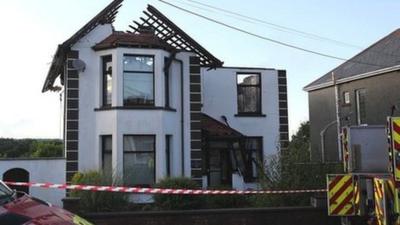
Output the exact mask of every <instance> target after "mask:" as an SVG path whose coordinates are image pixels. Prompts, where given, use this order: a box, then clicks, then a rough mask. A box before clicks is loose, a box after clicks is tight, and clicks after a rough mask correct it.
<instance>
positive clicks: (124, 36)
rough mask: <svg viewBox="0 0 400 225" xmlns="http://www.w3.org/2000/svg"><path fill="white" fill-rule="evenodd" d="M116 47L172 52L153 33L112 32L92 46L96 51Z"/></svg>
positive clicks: (170, 48) (171, 49)
mask: <svg viewBox="0 0 400 225" xmlns="http://www.w3.org/2000/svg"><path fill="white" fill-rule="evenodd" d="M116 47H131V48H134V47H138V48H159V49H164V50H168V51H173V50H174V48H172V47H171V46H170V45H168V44H167V43H165V42H164V41H163V40H161V39H159V38H158V37H157V36H155V35H154V33H151V32H146V33H138V34H133V33H125V32H120V31H117V32H113V33H112V34H111V35H110V36H108V37H107V38H106V39H104V40H103V41H101V42H100V43H97V44H96V45H95V46H93V49H94V50H96V51H99V50H104V49H110V48H116Z"/></svg>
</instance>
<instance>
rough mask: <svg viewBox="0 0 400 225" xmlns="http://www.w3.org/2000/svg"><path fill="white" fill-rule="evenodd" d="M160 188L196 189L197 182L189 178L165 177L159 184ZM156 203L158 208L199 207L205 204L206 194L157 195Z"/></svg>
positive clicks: (155, 197)
mask: <svg viewBox="0 0 400 225" xmlns="http://www.w3.org/2000/svg"><path fill="white" fill-rule="evenodd" d="M156 186H157V187H158V188H174V189H196V188H198V186H197V184H196V183H195V182H194V181H192V180H191V179H189V178H186V177H177V178H165V179H163V180H161V181H160V182H159V183H158V184H157V185H156ZM154 204H155V206H156V208H157V209H163V210H175V209H199V208H201V207H202V206H203V205H204V196H200V195H155V196H154Z"/></svg>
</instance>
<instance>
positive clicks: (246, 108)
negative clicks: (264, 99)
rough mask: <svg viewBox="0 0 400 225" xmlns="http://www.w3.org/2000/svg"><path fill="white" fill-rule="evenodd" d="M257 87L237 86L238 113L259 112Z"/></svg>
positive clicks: (258, 90)
mask: <svg viewBox="0 0 400 225" xmlns="http://www.w3.org/2000/svg"><path fill="white" fill-rule="evenodd" d="M260 94H261V93H260V88H259V87H242V86H238V110H239V112H245V113H246V112H261V105H260V103H261V101H260V100H261V99H260Z"/></svg>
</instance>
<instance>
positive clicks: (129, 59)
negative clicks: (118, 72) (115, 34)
mask: <svg viewBox="0 0 400 225" xmlns="http://www.w3.org/2000/svg"><path fill="white" fill-rule="evenodd" d="M153 61H154V60H153V57H149V56H124V61H123V63H124V71H143V72H153V63H154V62H153Z"/></svg>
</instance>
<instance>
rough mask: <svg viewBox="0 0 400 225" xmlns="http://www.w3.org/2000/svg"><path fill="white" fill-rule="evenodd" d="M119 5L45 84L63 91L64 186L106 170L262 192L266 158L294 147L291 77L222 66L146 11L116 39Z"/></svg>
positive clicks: (71, 49) (65, 46) (62, 52)
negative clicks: (290, 114) (291, 141)
mask: <svg viewBox="0 0 400 225" xmlns="http://www.w3.org/2000/svg"><path fill="white" fill-rule="evenodd" d="M121 5H122V0H114V1H113V2H111V3H110V4H109V5H108V6H107V7H106V8H105V9H104V10H102V11H101V12H100V13H99V14H98V15H96V16H95V17H94V18H93V19H92V20H90V21H89V22H88V23H87V24H85V25H84V26H83V27H82V28H81V29H80V30H78V31H77V32H76V33H75V34H74V35H73V36H72V37H70V38H69V39H68V40H66V41H65V42H64V43H62V44H61V45H59V46H58V48H57V51H56V54H55V56H54V58H53V61H52V64H51V66H50V69H49V72H48V75H47V78H46V80H45V83H44V86H43V92H47V91H62V93H64V95H63V98H64V99H63V100H64V142H65V157H66V171H65V172H66V182H70V181H71V178H72V176H73V175H74V173H76V172H78V171H87V170H101V169H103V170H104V171H106V172H112V173H114V174H118V175H119V176H121V177H123V180H124V184H125V185H130V186H137V185H139V186H152V185H153V184H155V183H156V182H157V181H158V180H160V179H163V178H165V177H168V176H171V177H178V176H186V177H190V178H191V179H193V180H195V181H196V182H198V184H199V186H202V187H210V186H220V185H230V186H232V187H234V188H238V189H247V188H254V187H256V186H255V185H256V184H257V178H258V177H259V173H260V172H262V169H263V163H264V161H265V160H266V157H267V156H268V155H272V154H276V153H277V152H278V150H279V149H283V148H285V147H286V146H287V144H288V112H287V94H286V93H287V87H286V71H284V70H276V69H270V68H244V67H224V66H223V62H222V61H221V60H219V59H218V58H216V57H215V56H214V55H213V54H211V53H210V52H209V51H208V50H206V49H205V48H204V47H202V46H201V45H200V44H199V43H198V42H196V41H195V40H193V39H192V38H191V37H190V36H189V35H188V34H187V33H186V32H185V31H183V30H181V29H180V28H179V27H178V26H177V25H175V24H174V23H173V22H172V21H170V20H169V19H168V18H167V17H166V16H164V15H163V14H162V13H161V12H159V11H158V10H157V9H156V8H154V7H153V6H150V5H149V6H148V8H147V10H146V11H145V12H144V14H145V17H144V18H142V19H141V20H140V22H139V21H138V22H134V23H133V24H132V25H131V26H129V30H128V31H127V32H122V31H117V30H115V29H114V27H113V25H112V23H113V21H114V19H115V17H116V15H117V11H118V9H119V8H120V7H121ZM232 54H237V52H235V51H232ZM58 83H60V85H58Z"/></svg>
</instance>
